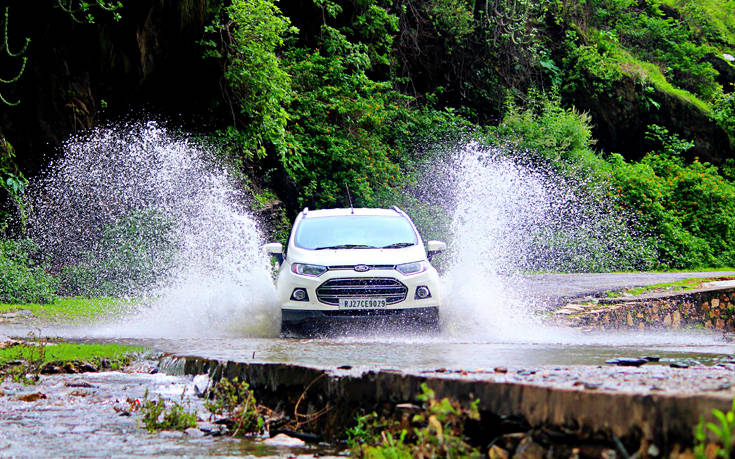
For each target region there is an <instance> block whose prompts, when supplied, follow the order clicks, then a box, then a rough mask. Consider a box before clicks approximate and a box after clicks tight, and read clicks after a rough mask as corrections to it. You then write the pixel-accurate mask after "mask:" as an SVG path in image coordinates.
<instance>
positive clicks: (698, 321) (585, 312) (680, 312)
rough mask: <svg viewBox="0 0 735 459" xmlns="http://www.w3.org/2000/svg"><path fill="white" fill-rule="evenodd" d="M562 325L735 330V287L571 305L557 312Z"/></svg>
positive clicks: (641, 328)
mask: <svg viewBox="0 0 735 459" xmlns="http://www.w3.org/2000/svg"><path fill="white" fill-rule="evenodd" d="M554 321H555V322H557V323H560V324H562V325H567V326H575V327H584V328H592V329H638V330H645V329H661V328H663V329H667V328H668V329H680V328H701V327H703V328H709V329H714V330H722V331H725V332H733V331H735V288H716V289H700V290H696V291H692V292H688V293H663V294H654V295H641V296H639V297H622V298H605V299H600V300H598V301H597V302H595V303H590V304H568V305H566V306H565V307H563V308H561V309H559V310H558V311H556V312H555V313H554Z"/></svg>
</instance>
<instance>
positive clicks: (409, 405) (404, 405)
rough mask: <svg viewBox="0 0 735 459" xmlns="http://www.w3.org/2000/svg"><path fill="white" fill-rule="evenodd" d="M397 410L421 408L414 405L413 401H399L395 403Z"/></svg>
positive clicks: (416, 409)
mask: <svg viewBox="0 0 735 459" xmlns="http://www.w3.org/2000/svg"><path fill="white" fill-rule="evenodd" d="M396 409H397V410H410V411H418V410H420V409H421V407H420V406H418V405H414V404H413V403H399V404H397V405H396Z"/></svg>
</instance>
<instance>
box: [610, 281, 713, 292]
mask: <svg viewBox="0 0 735 459" xmlns="http://www.w3.org/2000/svg"><path fill="white" fill-rule="evenodd" d="M713 280H715V278H712V277H692V278H689V279H682V280H679V281H675V282H662V283H659V284H653V285H646V286H644V287H633V288H629V289H626V290H625V291H623V292H608V293H607V296H608V297H618V296H622V295H633V296H638V295H643V294H645V293H658V292H678V291H683V290H694V289H697V288H699V287H701V286H702V284H703V283H705V282H711V281H713Z"/></svg>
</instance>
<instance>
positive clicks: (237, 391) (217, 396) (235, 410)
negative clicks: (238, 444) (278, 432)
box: [205, 378, 265, 436]
mask: <svg viewBox="0 0 735 459" xmlns="http://www.w3.org/2000/svg"><path fill="white" fill-rule="evenodd" d="M209 396H210V398H211V399H210V400H207V402H206V404H205V406H206V408H207V409H208V410H209V411H211V412H212V413H214V414H217V415H220V416H225V417H227V419H229V420H230V421H231V423H232V425H231V426H229V427H230V432H231V433H232V435H233V436H244V435H247V434H259V433H261V432H262V431H263V426H264V425H265V420H264V409H265V408H264V407H262V406H260V405H258V403H257V401H256V400H255V396H254V395H253V392H252V391H251V390H250V386H249V385H248V383H247V382H245V381H242V382H240V381H238V379H237V378H235V379H233V380H232V381H230V380H228V379H227V378H222V379H220V380H219V381H217V383H216V384H215V385H214V387H212V389H211V390H210V392H209Z"/></svg>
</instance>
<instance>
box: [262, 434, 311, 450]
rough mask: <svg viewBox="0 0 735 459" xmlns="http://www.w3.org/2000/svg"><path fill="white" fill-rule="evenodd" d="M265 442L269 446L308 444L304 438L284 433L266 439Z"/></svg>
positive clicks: (293, 446) (291, 446)
mask: <svg viewBox="0 0 735 459" xmlns="http://www.w3.org/2000/svg"><path fill="white" fill-rule="evenodd" d="M263 443H264V444H266V445H269V446H288V447H290V448H300V447H303V446H306V442H305V441H304V440H300V439H298V438H294V437H289V436H288V435H286V434H282V433H279V434H278V435H276V436H275V437H271V438H268V439H266V440H264V441H263Z"/></svg>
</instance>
